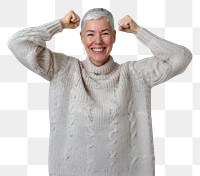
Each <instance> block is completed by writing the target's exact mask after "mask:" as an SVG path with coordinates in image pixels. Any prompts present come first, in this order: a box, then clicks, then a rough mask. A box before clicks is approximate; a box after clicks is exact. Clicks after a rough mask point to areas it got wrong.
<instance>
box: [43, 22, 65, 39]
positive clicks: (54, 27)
mask: <svg viewBox="0 0 200 176" xmlns="http://www.w3.org/2000/svg"><path fill="white" fill-rule="evenodd" d="M44 28H45V29H46V32H47V34H48V36H49V37H50V38H51V37H52V36H53V35H55V34H56V33H58V32H62V31H63V27H62V24H61V21H60V19H59V20H55V21H53V22H50V23H47V24H45V25H44Z"/></svg>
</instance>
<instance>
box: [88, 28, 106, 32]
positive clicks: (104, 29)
mask: <svg viewBox="0 0 200 176" xmlns="http://www.w3.org/2000/svg"><path fill="white" fill-rule="evenodd" d="M104 31H109V29H104V30H102V31H101V32H104ZM86 32H95V31H93V30H87V31H86Z"/></svg>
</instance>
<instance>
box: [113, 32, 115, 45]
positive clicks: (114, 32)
mask: <svg viewBox="0 0 200 176" xmlns="http://www.w3.org/2000/svg"><path fill="white" fill-rule="evenodd" d="M113 37H114V42H113V43H115V41H116V30H114V31H113Z"/></svg>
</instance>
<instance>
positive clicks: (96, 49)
mask: <svg viewBox="0 0 200 176" xmlns="http://www.w3.org/2000/svg"><path fill="white" fill-rule="evenodd" d="M92 50H93V51H95V52H101V51H103V50H104V48H93V49H92Z"/></svg>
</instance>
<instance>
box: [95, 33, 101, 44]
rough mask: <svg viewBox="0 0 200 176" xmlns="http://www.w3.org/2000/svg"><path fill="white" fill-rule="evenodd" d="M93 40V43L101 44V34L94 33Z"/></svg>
mask: <svg viewBox="0 0 200 176" xmlns="http://www.w3.org/2000/svg"><path fill="white" fill-rule="evenodd" d="M94 40H95V41H94V42H95V44H101V43H102V42H103V41H102V37H101V35H96V36H95V39H94Z"/></svg>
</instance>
